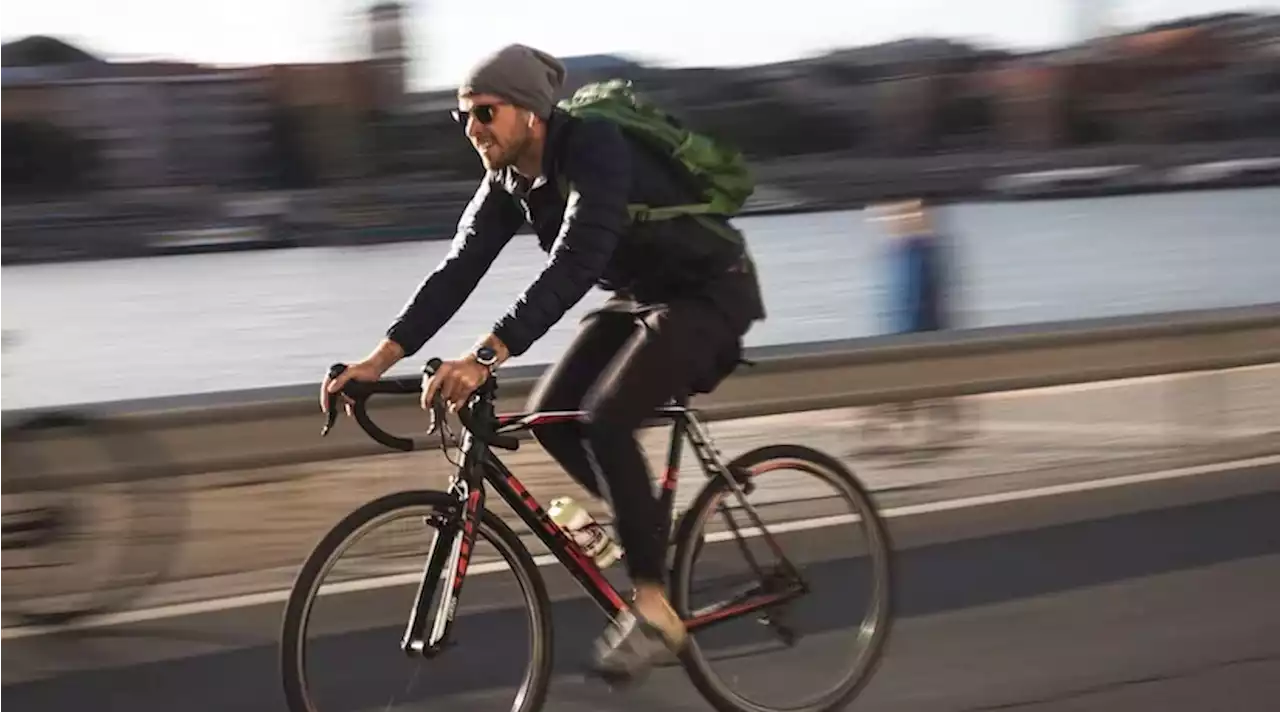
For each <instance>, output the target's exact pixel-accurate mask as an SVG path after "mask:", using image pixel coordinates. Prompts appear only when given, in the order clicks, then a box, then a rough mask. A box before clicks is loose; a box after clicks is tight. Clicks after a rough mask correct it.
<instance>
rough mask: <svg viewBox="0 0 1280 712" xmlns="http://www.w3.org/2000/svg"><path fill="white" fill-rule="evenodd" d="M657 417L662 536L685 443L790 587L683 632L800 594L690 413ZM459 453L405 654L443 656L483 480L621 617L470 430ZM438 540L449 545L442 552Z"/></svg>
mask: <svg viewBox="0 0 1280 712" xmlns="http://www.w3.org/2000/svg"><path fill="white" fill-rule="evenodd" d="M485 406H487V407H489V408H491V407H492V406H491V405H489V404H484V403H482V404H480V405H479V406H477V409H481V408H483V407H485ZM581 415H582V413H580V412H576V411H572V412H559V413H527V414H526V413H521V414H516V415H510V416H497V417H495V420H496V421H497V422H498V423H499V426H500V427H499V428H498V430H497V432H500V433H510V432H515V431H517V430H523V429H525V428H528V427H531V426H533V425H536V424H539V423H543V422H552V421H555V420H569V419H574V418H577V417H580V416H581ZM655 415H656V416H657V417H658V418H660V419H663V420H671V421H673V427H672V433H671V441H670V447H669V448H668V452H667V466H666V471H665V472H664V473H663V477H662V490H661V493H660V495H659V502H660V504H661V507H662V512H663V515H662V516H663V520H662V529H661V530H660V531H664V532H670V531H671V516H672V512H673V510H674V506H673V505H674V502H675V490H676V483H677V479H678V473H679V469H680V460H681V455H682V444H683V441H684V440H685V439H686V438H687V439H688V440H689V442H690V443H691V444H692V445H693V448H694V452H695V453H696V455H697V457H698V460H699V463H700V464H701V466H702V469H703V471H704V472H705V473H707V474H708V475H710V476H713V477H716V476H719V477H725V478H727V479H728V482H729V486H730V488H731V489H732V490H733V491H734V492H735V493H736V494H737V495H738V497H739V498H740V501H741V502H743V504H744V509H746V510H747V511H748V512H749V514H750V516H751V517H752V519H753V525H754V526H755V527H757V528H758V529H759V530H760V531H761V532H762V534H763V536H764V538H765V539H766V540H767V541H768V543H769V545H770V547H771V548H772V550H773V553H774V554H775V556H777V557H778V559H779V561H780V562H781V563H782V565H783V567H784V569H785V571H786V572H787V573H788V574H789V578H791V579H792V585H790V586H788V587H787V588H786V589H784V590H781V591H777V590H766V589H765V587H764V586H763V585H761V586H757V587H754V588H751V589H748V590H747V591H744V592H741V593H739V594H738V595H736V596H734V597H733V598H731V599H730V600H727V601H724V602H722V603H719V604H716V605H714V606H711V607H709V608H707V609H705V610H702V611H699V612H698V614H697V615H695V616H694V617H692V618H690V619H689V620H686V621H685V625H686V627H687V628H688V630H690V631H694V630H697V629H699V628H703V627H706V626H709V625H713V624H715V623H719V622H723V621H727V620H730V619H733V618H736V617H738V616H742V615H745V614H748V613H751V612H753V611H758V610H761V609H765V608H770V607H773V606H777V605H780V604H782V603H785V602H787V601H789V600H791V599H792V598H794V597H796V596H798V595H800V594H802V593H804V592H805V591H806V590H807V586H806V585H805V584H804V582H803V581H802V580H801V578H800V576H799V573H798V572H797V571H796V569H795V567H794V566H792V565H791V562H790V561H789V560H787V558H786V556H785V555H784V554H783V553H782V551H781V549H780V548H779V547H778V545H777V542H776V541H775V540H774V538H773V536H772V535H771V534H769V532H768V530H767V529H765V527H764V523H763V522H762V521H761V520H760V519H759V516H758V515H757V514H756V512H755V511H754V508H752V507H751V506H750V505H747V504H746V499H745V489H744V488H750V484H749V483H748V482H746V481H745V478H743V479H740V477H739V476H738V474H736V473H730V472H729V470H728V468H727V467H726V466H725V465H724V463H723V461H722V458H721V457H720V455H719V453H718V452H717V451H716V449H715V448H714V446H713V445H712V444H711V442H710V438H709V437H708V436H707V434H706V433H705V431H704V430H703V428H702V426H701V424H700V423H699V422H698V420H697V418H696V417H694V415H693V414H692V411H690V410H689V409H688V408H687V407H684V406H681V405H673V406H666V407H663V408H660V409H658V410H657V411H656V413H655ZM461 448H462V451H463V453H464V459H463V462H462V464H461V466H460V467H459V468H458V470H457V472H456V473H455V474H454V476H453V478H452V479H451V481H450V484H449V491H450V493H452V494H453V495H454V496H455V497H456V498H457V500H456V503H455V504H453V505H451V507H450V508H449V510H447V511H445V512H441V513H438V514H436V515H434V516H433V517H432V519H433V521H430V522H428V523H429V524H432V525H433V526H435V527H437V528H438V529H439V532H440V534H441V535H442V536H437V537H436V538H435V540H434V541H433V542H432V545H431V549H430V553H429V554H428V556H427V564H426V567H425V569H424V571H423V577H422V580H421V582H420V583H419V586H418V592H417V595H416V596H415V599H414V606H413V609H412V612H411V614H410V617H409V624H408V627H407V629H406V631H405V636H404V639H403V641H402V648H403V649H404V651H405V652H406V653H408V654H414V653H417V654H419V655H422V656H424V657H432V656H434V655H436V654H438V653H439V652H440V651H441V650H443V649H444V647H445V646H447V645H448V643H449V634H450V630H451V628H452V624H453V620H454V615H455V613H456V611H457V602H458V597H459V595H460V594H461V591H462V582H463V579H464V578H465V575H466V570H467V564H468V562H469V560H470V556H471V551H472V548H473V547H474V544H475V537H476V526H477V524H478V523H479V522H478V520H479V518H480V515H481V513H482V512H483V511H484V501H485V483H486V482H487V483H488V484H489V485H491V486H492V487H493V488H494V490H495V491H496V492H497V493H498V496H500V497H501V498H502V499H503V500H504V501H505V502H506V503H507V504H508V505H510V507H511V509H512V510H514V511H515V512H516V513H517V514H518V515H519V516H520V518H521V520H523V521H524V523H525V524H526V525H527V526H528V527H529V529H530V530H531V531H532V532H533V533H534V534H535V535H536V536H537V537H538V539H539V540H540V541H542V543H543V544H544V545H545V546H546V547H547V550H548V551H550V552H551V553H552V554H553V555H554V556H555V557H556V559H557V560H559V561H560V563H561V564H562V565H563V566H564V567H565V568H566V569H567V570H568V571H569V573H570V575H572V576H573V578H574V579H575V580H576V581H577V582H578V584H579V585H580V586H581V587H582V589H583V590H584V591H586V592H587V594H588V595H590V596H591V598H592V600H594V601H595V602H596V604H597V605H598V606H600V608H601V610H603V611H604V613H605V614H606V615H608V616H609V617H610V618H614V617H616V616H617V615H618V613H619V612H621V611H623V610H626V609H627V608H629V605H628V604H627V602H626V601H625V600H624V599H623V597H622V594H621V593H619V592H618V590H617V589H616V588H615V587H614V586H613V584H611V583H610V582H609V580H608V579H606V578H605V577H604V574H603V573H602V572H601V570H600V568H599V567H598V566H596V563H595V561H594V560H593V559H592V558H591V557H590V556H587V555H586V553H585V552H583V551H582V549H581V547H579V546H578V544H577V543H576V542H575V541H573V540H572V539H571V538H570V537H569V536H568V535H567V534H566V533H565V532H564V531H563V530H562V529H561V528H560V527H559V526H558V525H556V523H555V522H553V521H552V520H551V517H550V515H548V514H547V512H546V510H544V509H543V508H542V505H541V504H539V503H538V501H537V500H536V499H534V497H533V495H532V494H530V493H529V490H528V489H526V488H525V486H524V485H523V484H522V483H521V482H520V480H519V479H518V478H516V476H515V475H514V474H512V472H511V471H510V470H508V469H507V467H506V466H505V465H503V464H502V461H501V460H499V459H498V457H497V456H496V455H495V454H494V453H493V451H492V450H491V449H490V448H489V447H488V446H486V445H484V444H483V443H477V441H476V439H475V438H474V437H473V436H472V435H471V433H470V432H465V433H464V435H463V439H462V444H461ZM722 512H723V514H724V516H725V518H726V520H727V521H729V526H730V528H731V529H732V530H733V532H734V534H735V538H736V540H737V541H738V543H739V546H740V547H741V548H742V550H743V552H744V553H745V554H746V556H747V558H748V561H749V562H750V563H751V565H752V568H753V569H755V571H756V573H757V575H758V576H759V577H760V578H761V582H762V584H763V573H762V572H761V569H760V567H759V566H758V565H757V564H756V562H755V560H754V557H752V556H751V555H750V553H749V552H747V551H746V546H745V542H744V541H743V539H742V536H741V534H740V533H739V531H738V528H737V526H736V525H734V524H733V522H732V520H731V519H730V517H729V513H728V512H727V511H724V510H722ZM682 516H683V515H682ZM459 534H461V536H459ZM441 542H449V543H448V544H446V545H444V546H442V545H441ZM446 570H447V573H446V574H445V576H446V579H445V582H444V583H445V585H444V588H443V591H444V593H443V595H442V596H441V597H440V601H439V603H438V604H437V607H436V617H435V622H434V625H433V627H432V631H431V636H430V638H428V639H424V636H423V634H424V632H425V631H426V625H427V611H428V608H429V607H430V605H431V601H432V600H433V599H434V597H435V591H436V586H437V585H438V583H439V582H440V579H441V574H442V573H445V572H446Z"/></svg>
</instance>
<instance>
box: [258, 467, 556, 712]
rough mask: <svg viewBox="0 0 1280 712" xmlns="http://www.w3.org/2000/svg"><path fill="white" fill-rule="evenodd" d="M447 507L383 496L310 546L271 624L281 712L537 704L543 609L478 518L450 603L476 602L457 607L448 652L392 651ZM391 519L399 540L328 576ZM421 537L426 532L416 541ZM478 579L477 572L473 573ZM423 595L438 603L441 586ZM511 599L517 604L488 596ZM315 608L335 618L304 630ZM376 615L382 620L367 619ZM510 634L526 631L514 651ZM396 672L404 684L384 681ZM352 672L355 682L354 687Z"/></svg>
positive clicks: (537, 584) (529, 563)
mask: <svg viewBox="0 0 1280 712" xmlns="http://www.w3.org/2000/svg"><path fill="white" fill-rule="evenodd" d="M457 502H458V500H457V498H456V497H454V496H453V495H450V494H447V493H445V492H434V491H412V492H398V493H395V494H391V495H387V496H385V497H381V498H379V499H376V500H373V501H371V502H369V503H368V504H365V505H364V506H362V507H360V508H359V509H357V510H355V511H354V512H352V513H351V514H349V515H347V516H346V517H345V518H344V519H342V520H341V521H340V522H338V524H337V525H336V526H334V527H333V529H332V530H331V531H330V532H329V533H328V534H326V535H325V536H324V538H323V539H321V540H320V543H319V544H317V545H316V547H315V550H314V551H312V553H311V555H310V556H309V557H307V560H306V562H304V563H303V565H302V568H301V570H300V571H299V573H298V576H297V579H296V581H295V582H294V585H293V590H292V591H291V592H290V594H289V600H288V603H287V604H286V607H285V613H284V621H283V624H282V631H281V641H280V665H281V674H282V676H283V682H284V692H285V699H286V701H287V702H288V706H289V709H290V710H291V712H330V711H331V710H333V711H336V710H346V709H400V707H399V706H398V705H402V704H406V705H420V704H424V703H427V704H428V707H427V708H429V709H434V707H430V706H429V702H428V697H442V696H447V697H449V698H452V699H451V700H448V701H445V702H444V704H445V707H446V708H450V707H455V706H456V707H461V708H483V709H509V710H512V712H533V711H534V710H537V709H539V708H541V706H542V703H543V700H544V699H545V698H546V695H547V686H548V684H549V682H550V680H551V670H552V639H551V636H552V630H551V601H550V599H549V598H548V597H547V591H546V587H545V585H544V583H543V581H542V577H541V576H540V574H539V572H538V569H537V566H536V565H535V564H534V562H533V559H532V557H530V555H529V552H528V551H527V550H526V549H525V548H524V546H523V545H522V544H521V542H520V539H519V537H517V536H516V534H515V533H514V532H512V531H511V529H510V527H508V526H507V525H506V524H505V523H503V522H502V520H501V519H499V518H498V517H497V516H495V515H494V514H493V513H492V512H490V511H487V510H485V511H483V512H482V515H481V518H480V522H479V526H477V527H476V542H475V546H474V547H473V549H472V553H471V559H470V565H469V567H468V569H467V571H468V573H470V574H471V575H469V576H467V585H466V586H465V587H464V590H463V592H462V596H461V598H460V599H457V600H456V601H455V604H457V603H458V602H459V601H461V600H466V599H470V600H473V601H476V602H477V603H478V605H477V609H478V610H477V611H476V612H475V613H473V614H468V613H467V612H466V611H465V610H460V611H459V615H458V616H457V618H456V619H455V620H454V623H453V626H452V631H451V639H450V643H451V644H450V645H449V646H447V647H445V649H444V650H443V651H442V652H440V653H439V654H438V655H437V656H435V657H432V658H424V657H423V656H422V655H419V654H409V653H406V652H404V651H403V650H402V647H401V644H402V635H403V634H404V631H405V627H406V623H407V621H408V619H409V615H410V612H411V609H412V608H413V606H414V602H415V600H416V596H417V590H418V585H419V584H420V583H421V581H422V578H423V576H424V575H425V574H424V572H425V570H426V567H425V563H426V561H427V558H428V556H427V555H426V553H425V552H426V551H427V550H428V549H430V548H431V545H432V543H433V542H432V539H433V538H434V537H438V536H440V531H439V529H443V528H446V527H445V526H444V524H445V520H444V519H442V518H447V517H449V516H450V515H449V512H451V511H455V510H456V505H457ZM395 520H404V521H406V522H407V525H406V526H405V529H404V532H403V536H402V538H401V539H400V540H398V541H394V542H393V543H392V545H390V546H386V547H383V548H381V549H373V550H371V551H369V552H366V553H365V554H363V555H355V556H353V559H354V560H355V563H354V564H353V565H352V566H351V568H350V570H349V571H347V572H346V573H345V574H343V573H335V571H338V570H339V567H337V566H336V564H337V563H338V559H339V558H340V557H342V556H343V555H345V554H347V553H348V552H349V551H350V550H352V549H353V547H354V546H355V545H356V544H357V543H361V542H362V541H363V540H365V539H366V538H368V537H369V535H370V534H371V533H372V532H373V531H374V530H375V529H378V528H380V527H383V526H384V525H387V524H390V523H392V522H393V521H395ZM428 529H430V530H434V531H433V532H432V535H433V536H428V535H426V534H425V532H424V530H428ZM441 538H442V544H444V545H445V546H448V544H447V543H445V542H444V541H443V539H444V537H441ZM489 547H491V548H489ZM486 549H487V552H486ZM481 573H483V574H486V575H485V576H483V577H478V576H477V574H481ZM487 574H505V575H506V576H505V581H492V582H491V581H489V580H488V579H498V578H499V576H488V575H487ZM331 575H332V576H331ZM326 577H331V578H332V579H335V580H333V581H325V579H326ZM512 578H514V582H512V581H511V579H512ZM322 584H323V585H322ZM482 584H483V585H482ZM434 588H435V589H436V591H437V595H439V594H440V593H441V589H443V586H435V587H434ZM322 589H327V590H322ZM517 593H518V595H519V596H520V598H521V601H520V604H516V605H512V604H505V605H499V604H497V603H495V602H494V600H493V599H494V598H496V597H499V596H503V595H506V596H511V595H512V594H517ZM468 594H470V595H469V596H468ZM321 602H324V603H325V606H323V607H322V606H319V605H318V604H319V603H321ZM429 603H430V604H431V605H430V606H429V608H428V610H430V611H435V607H436V606H435V601H431V602H429ZM320 608H329V609H331V610H334V611H337V614H336V616H335V617H336V619H337V621H336V623H335V624H330V625H324V624H317V623H315V622H314V621H313V620H312V618H313V616H314V614H315V612H316V610H318V609H320ZM459 608H460V609H461V606H459ZM380 614H382V615H384V617H382V618H380V619H378V620H377V621H374V620H372V618H373V617H374V616H378V615H380ZM521 623H523V624H524V626H521ZM429 624H430V622H429ZM522 627H527V631H528V632H527V636H528V642H527V644H525V645H521V644H519V643H518V642H516V640H515V639H516V638H517V637H519V636H520V634H521V631H520V629H521V628H522ZM309 633H310V634H312V635H313V636H314V639H313V640H311V641H308V634H309ZM520 661H527V663H524V662H520ZM507 663H515V667H516V668H517V671H516V672H513V673H508V672H506V670H505V667H506V664H507ZM309 665H310V666H311V667H310V668H309V667H308V666H309ZM397 673H402V674H403V676H404V679H407V682H404V681H399V682H393V681H392V680H390V679H388V678H390V677H391V676H393V675H396V674H397ZM358 674H362V675H364V676H365V679H364V680H361V681H357V680H356V679H355V678H356V676H357V675H358ZM432 701H434V700H432ZM414 708H415V709H416V708H417V707H414Z"/></svg>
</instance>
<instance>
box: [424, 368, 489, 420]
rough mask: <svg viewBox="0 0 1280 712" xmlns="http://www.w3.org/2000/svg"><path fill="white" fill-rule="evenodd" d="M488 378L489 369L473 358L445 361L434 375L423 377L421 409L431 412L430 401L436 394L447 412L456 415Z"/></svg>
mask: <svg viewBox="0 0 1280 712" xmlns="http://www.w3.org/2000/svg"><path fill="white" fill-rule="evenodd" d="M489 376H490V373H489V367H488V366H485V365H483V364H481V363H479V362H477V361H476V360H475V358H474V357H463V358H460V359H453V360H450V361H445V362H443V363H441V364H440V367H439V368H437V369H436V371H435V373H434V374H431V375H429V376H428V375H424V378H425V379H426V382H425V383H424V384H423V387H422V401H421V404H422V409H423V410H426V411H430V410H431V399H432V398H434V397H435V395H436V393H437V392H438V393H439V394H440V399H441V400H443V401H444V402H445V403H446V404H447V405H448V408H449V412H450V413H457V412H458V409H459V408H461V407H462V406H463V405H465V404H466V402H467V399H468V398H470V397H471V394H472V393H475V390H476V389H477V388H479V387H480V386H481V385H482V384H483V383H484V382H485V381H486V380H488V378H489Z"/></svg>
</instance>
